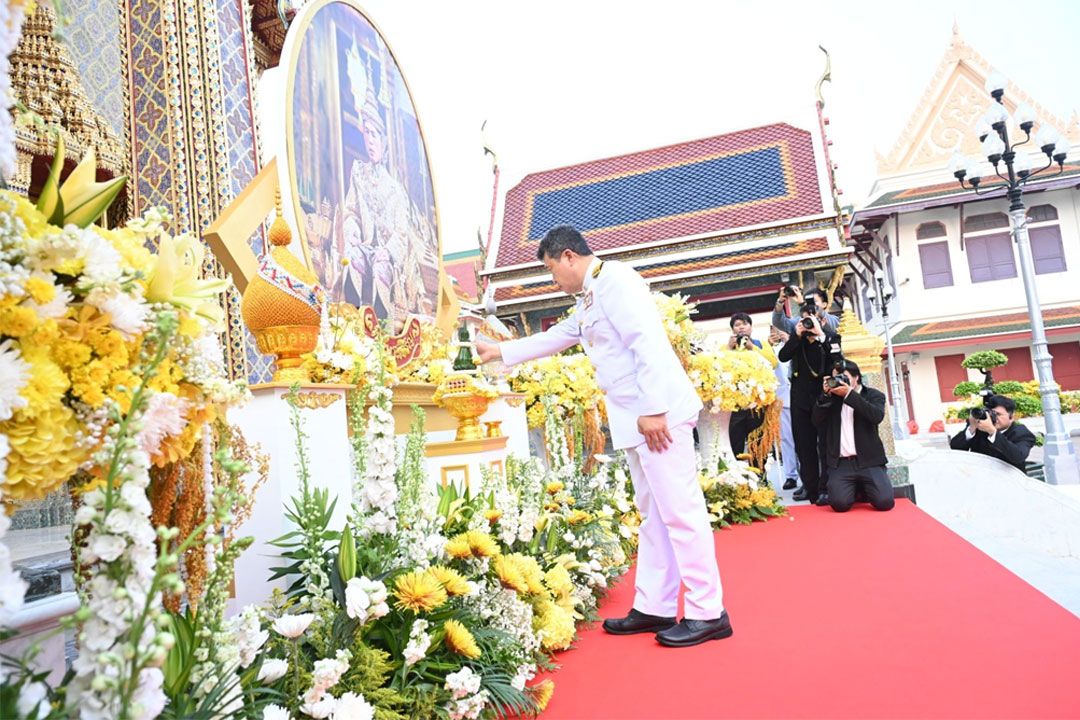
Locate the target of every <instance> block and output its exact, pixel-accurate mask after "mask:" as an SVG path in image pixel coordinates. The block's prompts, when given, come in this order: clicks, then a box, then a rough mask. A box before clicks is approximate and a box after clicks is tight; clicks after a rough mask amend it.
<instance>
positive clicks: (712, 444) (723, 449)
mask: <svg viewBox="0 0 1080 720" xmlns="http://www.w3.org/2000/svg"><path fill="white" fill-rule="evenodd" d="M730 426H731V411H730V410H722V411H720V412H716V413H714V412H709V410H708V409H705V410H702V411H701V413H700V414H699V415H698V424H697V431H698V455H700V456H701V459H702V460H708V459H710V458H724V461H725V462H730V461H731V460H732V459H733V458H734V457H735V454H734V453H733V452H732V450H731V435H730V433H729V429H730Z"/></svg>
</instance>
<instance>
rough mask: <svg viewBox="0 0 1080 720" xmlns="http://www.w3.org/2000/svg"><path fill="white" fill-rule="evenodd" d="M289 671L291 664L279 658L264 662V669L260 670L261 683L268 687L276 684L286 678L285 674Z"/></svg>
mask: <svg viewBox="0 0 1080 720" xmlns="http://www.w3.org/2000/svg"><path fill="white" fill-rule="evenodd" d="M288 671H289V663H288V662H287V661H285V660H281V659H279V658H270V659H269V660H263V664H262V667H260V668H259V682H261V683H264V684H266V685H269V684H271V683H275V682H277V681H278V680H280V679H281V678H283V677H285V673H287V672H288Z"/></svg>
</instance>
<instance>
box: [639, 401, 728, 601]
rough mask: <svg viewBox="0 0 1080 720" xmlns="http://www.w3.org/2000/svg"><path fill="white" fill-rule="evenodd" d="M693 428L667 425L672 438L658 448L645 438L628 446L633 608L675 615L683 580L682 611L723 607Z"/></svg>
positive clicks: (690, 425)
mask: <svg viewBox="0 0 1080 720" xmlns="http://www.w3.org/2000/svg"><path fill="white" fill-rule="evenodd" d="M693 430H694V423H693V422H686V423H683V424H681V425H678V426H676V427H674V428H670V432H671V437H672V440H673V442H672V444H671V445H669V446H668V449H667V450H665V451H664V452H661V453H654V452H652V451H651V450H649V446H648V445H645V444H641V445H638V446H637V447H635V448H630V449H628V450H627V451H626V457H627V460H628V461H629V465H630V477H631V479H633V481H634V499H635V501H636V502H637V506H638V510H640V511H641V515H642V523H641V527H640V528H639V531H638V558H637V575H636V578H635V583H634V589H635V595H634V608H635V609H636V610H638V611H639V612H643V613H647V614H649V615H659V616H661V617H674V616H675V615H677V614H678V608H679V586H680V580H681V582H682V583H684V584H685V585H686V597H685V599H684V601H685V611H684V616H685V617H687V618H689V619H690V620H713V619H715V618H718V617H720V615H721V613H723V612H724V598H723V589H722V588H721V586H720V571H719V570H718V569H717V566H716V549H715V547H714V545H713V533H712V528H711V527H710V526H709V517H708V514H707V512H706V510H705V496H704V495H703V494H702V492H701V485H699V484H698V479H697V458H696V456H695V453H694V435H693Z"/></svg>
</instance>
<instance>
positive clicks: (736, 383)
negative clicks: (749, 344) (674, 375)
mask: <svg viewBox="0 0 1080 720" xmlns="http://www.w3.org/2000/svg"><path fill="white" fill-rule="evenodd" d="M687 374H688V375H689V376H690V381H691V382H693V384H694V388H695V389H696V390H697V393H698V397H700V398H701V401H702V402H703V403H705V407H706V408H708V409H710V410H713V411H720V410H727V411H735V410H748V409H752V408H763V407H766V406H768V405H771V404H772V403H773V402H774V401H775V400H776V384H777V382H776V375H775V374H774V373H773V369H772V367H771V366H770V365H769V361H768V360H766V359H765V358H764V357H762V356H761V355H760V354H758V353H756V352H739V351H734V350H719V351H716V352H701V353H697V354H695V355H692V356H691V358H690V368H689V371H688V372H687Z"/></svg>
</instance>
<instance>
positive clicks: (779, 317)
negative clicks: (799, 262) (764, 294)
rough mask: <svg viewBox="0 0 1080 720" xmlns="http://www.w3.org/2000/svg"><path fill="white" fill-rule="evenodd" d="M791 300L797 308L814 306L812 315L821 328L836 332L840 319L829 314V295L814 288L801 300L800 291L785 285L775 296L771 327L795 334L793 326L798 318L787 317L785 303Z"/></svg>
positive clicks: (796, 323) (793, 286) (797, 322)
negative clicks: (806, 305)
mask: <svg viewBox="0 0 1080 720" xmlns="http://www.w3.org/2000/svg"><path fill="white" fill-rule="evenodd" d="M788 300H791V301H792V302H794V303H795V305H796V306H797V307H801V306H802V305H804V304H807V303H809V304H812V305H813V306H814V314H815V316H816V317H817V319H818V322H819V323H820V324H821V326H822V327H824V328H826V329H828V330H829V331H830V332H837V328H839V327H840V318H839V317H838V316H836V315H832V314H830V313H829V294H828V293H827V292H825V291H824V290H822V289H821V288H814V289H813V290H811V291H810V296H809V297H808V298H806V299H805V300H804V299H803V293H802V290H800V289H799V288H798V287H797V286H795V285H785V286H784V287H782V288H780V294H779V295H777V296H776V305H775V306H774V307H773V314H772V325H773V327H775V328H777V329H778V330H782V331H783V332H786V333H787V334H788V335H791V334H792V333H794V332H795V326H796V325H798V324H799V320H798V318H791V317H788V316H787V302H788Z"/></svg>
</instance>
